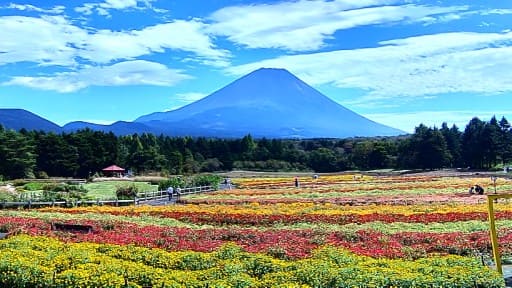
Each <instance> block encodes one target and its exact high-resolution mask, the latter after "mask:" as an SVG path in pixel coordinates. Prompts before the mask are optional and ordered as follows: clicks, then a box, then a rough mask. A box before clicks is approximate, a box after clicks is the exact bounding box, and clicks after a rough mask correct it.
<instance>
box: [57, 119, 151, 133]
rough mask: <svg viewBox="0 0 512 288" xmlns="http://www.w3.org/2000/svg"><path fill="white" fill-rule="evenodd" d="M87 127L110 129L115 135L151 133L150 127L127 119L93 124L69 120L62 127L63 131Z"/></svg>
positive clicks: (105, 130) (97, 129) (107, 130)
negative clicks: (106, 123)
mask: <svg viewBox="0 0 512 288" xmlns="http://www.w3.org/2000/svg"><path fill="white" fill-rule="evenodd" d="M85 128H89V129H92V130H96V131H103V132H110V131H112V132H113V133H114V134H116V135H131V134H134V133H138V134H141V133H153V131H152V129H151V128H150V127H148V126H147V125H145V124H142V123H134V122H127V121H117V122H115V123H112V124H110V125H101V124H94V123H89V122H84V121H75V122H69V123H67V124H66V125H64V126H63V127H62V130H63V131H64V132H73V131H77V130H82V129H85Z"/></svg>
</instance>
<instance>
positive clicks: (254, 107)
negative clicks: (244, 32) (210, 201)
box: [135, 68, 404, 138]
mask: <svg viewBox="0 0 512 288" xmlns="http://www.w3.org/2000/svg"><path fill="white" fill-rule="evenodd" d="M135 122H137V123H144V124H146V125H147V126H149V127H153V129H154V130H158V131H163V132H164V134H176V135H191V136H217V137H242V136H244V135H247V134H249V133H250V134H251V135H252V136H254V137H267V138H346V137H354V136H363V137H368V136H394V135H399V134H404V132H403V131H400V130H398V129H394V128H391V127H388V126H385V125H382V124H379V123H376V122H374V121H371V120H369V119H367V118H365V117H363V116H361V115H359V114H357V113H355V112H353V111H351V110H349V109H347V108H345V107H343V106H342V105H340V104H338V103H336V102H334V101H333V100H331V99H329V98H328V97H326V96H324V95H323V94H322V93H320V92H319V91H317V90H315V89H314V88H312V87H310V86H309V85H307V84H306V83H304V82H303V81H302V80H300V79H299V78H297V77H295V76H294V75H293V74H291V73H290V72H288V71H287V70H284V69H271V68H261V69H258V70H256V71H254V72H251V73H250V74H248V75H246V76H244V77H242V78H240V79H238V80H236V81H234V82H232V83H231V84H229V85H227V86H226V87H224V88H222V89H220V90H218V91H216V92H214V93H212V94H211V95H209V96H207V97H205V98H203V99H201V100H198V101H196V102H194V103H191V104H189V105H187V106H184V107H182V108H180V109H177V110H174V111H169V112H159V113H152V114H149V115H145V116H142V117H139V118H138V119H136V120H135Z"/></svg>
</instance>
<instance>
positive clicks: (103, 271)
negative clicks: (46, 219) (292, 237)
mask: <svg viewBox="0 0 512 288" xmlns="http://www.w3.org/2000/svg"><path fill="white" fill-rule="evenodd" d="M228 245H230V247H222V248H220V249H219V250H217V251H216V252H212V253H200V252H191V251H181V252H166V251H163V250H160V249H152V248H143V247H136V246H133V245H128V246H117V245H108V244H92V243H64V242H60V241H58V240H56V239H52V238H47V237H32V236H28V235H18V236H14V237H11V238H9V239H6V240H4V241H2V242H0V251H2V253H1V257H0V286H1V287H13V288H18V287H50V288H51V287H119V288H121V287H256V288H263V287H317V288H327V287H404V288H405V287H411V288H412V287H415V288H441V287H445V288H466V287H467V288H484V287H486V288H501V287H504V286H505V283H504V280H503V276H502V275H500V274H498V273H497V272H496V271H493V270H491V269H489V268H488V267H485V266H482V265H481V263H479V260H478V259H473V258H466V257H460V256H432V257H429V258H424V259H419V260H414V261H407V260H406V261H404V260H390V259H374V258H371V257H365V256H357V255H354V254H351V253H347V252H346V251H344V250H341V249H336V248H332V247H325V248H322V249H319V250H316V251H315V252H314V255H313V256H312V257H310V258H307V259H302V260H279V259H275V258H273V257H270V256H268V255H262V254H256V253H248V252H244V251H242V250H240V248H236V247H232V246H231V245H232V244H228ZM42 248H44V249H42ZM126 284H128V285H126Z"/></svg>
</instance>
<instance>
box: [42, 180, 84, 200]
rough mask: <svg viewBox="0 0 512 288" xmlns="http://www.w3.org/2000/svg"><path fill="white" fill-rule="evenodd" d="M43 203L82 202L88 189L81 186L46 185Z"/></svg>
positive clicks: (64, 184) (44, 186)
mask: <svg viewBox="0 0 512 288" xmlns="http://www.w3.org/2000/svg"><path fill="white" fill-rule="evenodd" d="M42 189H43V193H42V195H41V197H40V199H38V200H41V201H76V200H82V199H84V197H85V196H86V194H87V189H85V188H84V187H82V186H79V185H70V184H66V183H46V184H44V185H43V187H42Z"/></svg>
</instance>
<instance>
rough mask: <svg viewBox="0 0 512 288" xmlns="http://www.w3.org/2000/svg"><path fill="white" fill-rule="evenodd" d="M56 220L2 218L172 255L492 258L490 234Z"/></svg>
mask: <svg viewBox="0 0 512 288" xmlns="http://www.w3.org/2000/svg"><path fill="white" fill-rule="evenodd" d="M49 222H51V220H45V221H43V220H40V219H34V218H16V217H2V218H0V225H6V224H9V225H10V227H11V229H12V230H13V231H14V230H16V231H19V232H20V233H24V234H29V235H33V236H38V235H44V236H49V237H54V238H58V239H60V240H63V241H68V242H94V243H110V244H119V245H130V244H133V245H137V246H143V247H152V248H163V249H166V250H169V251H182V250H193V251H200V252H209V251H213V250H215V249H217V248H218V247H220V246H221V245H223V244H225V243H226V242H234V243H236V244H237V245H240V246H241V247H243V249H245V250H246V251H248V252H261V253H267V254H270V255H273V256H276V257H279V258H283V259H297V258H304V257H307V256H309V255H310V253H311V251H312V250H313V249H315V248H318V247H319V246H322V245H326V244H327V245H333V246H336V247H344V248H346V249H349V250H351V251H352V252H354V253H356V254H358V255H367V256H372V257H388V258H409V259H412V258H418V257H425V256H427V255H430V254H432V253H444V254H457V255H469V254H472V253H475V252H477V251H478V252H487V253H489V251H490V249H491V247H490V241H489V234H488V232H487V231H480V232H472V233H461V232H449V233H425V232H398V233H393V234H385V233H382V232H378V231H374V230H357V231H324V230H321V229H302V230H300V229H294V230H287V229H270V230H257V229H249V228H236V229H235V228H205V229H191V228H179V227H162V226H150V225H148V226H141V225H136V224H133V223H128V222H113V221H91V220H89V221H64V222H67V223H71V224H85V225H91V226H92V227H93V232H92V233H70V232H63V231H53V230H51V227H50V223H49ZM500 243H503V245H501V248H502V253H504V254H507V255H511V254H512V245H511V244H512V231H511V230H510V229H503V230H500Z"/></svg>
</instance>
